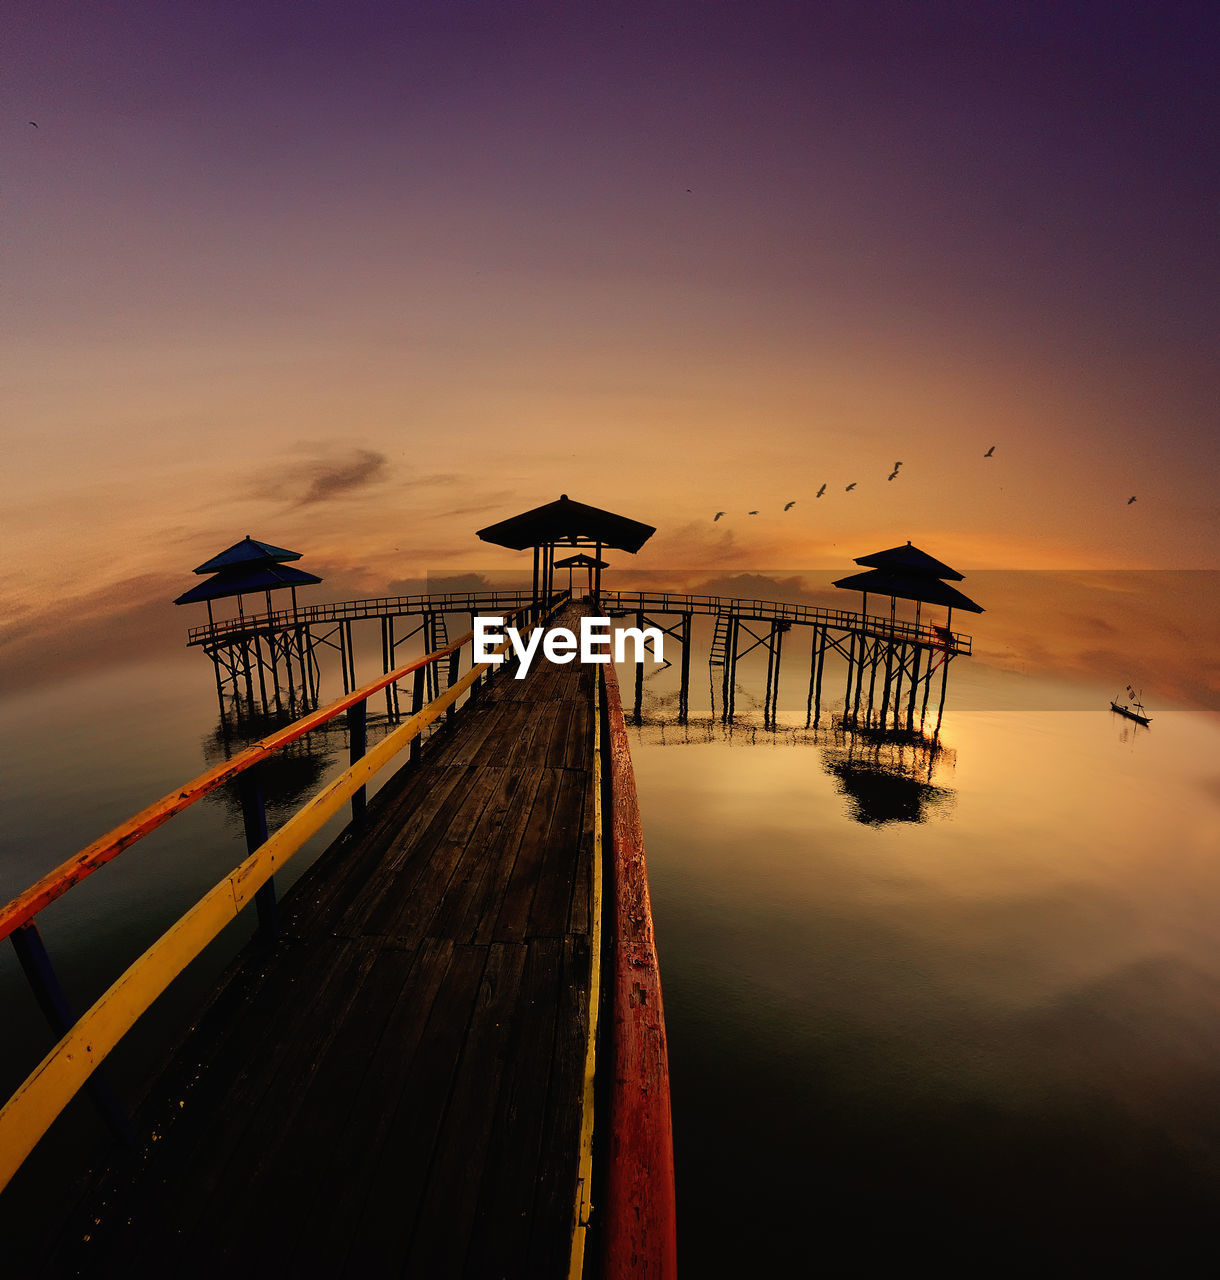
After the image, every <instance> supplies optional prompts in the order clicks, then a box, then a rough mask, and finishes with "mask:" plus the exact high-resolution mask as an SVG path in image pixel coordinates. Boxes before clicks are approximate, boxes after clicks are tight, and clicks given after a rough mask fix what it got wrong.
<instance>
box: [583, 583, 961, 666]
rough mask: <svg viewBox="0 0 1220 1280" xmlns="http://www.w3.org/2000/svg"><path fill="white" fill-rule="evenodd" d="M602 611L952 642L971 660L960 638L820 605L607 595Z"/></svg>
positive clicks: (632, 593) (674, 595)
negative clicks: (715, 617)
mask: <svg viewBox="0 0 1220 1280" xmlns="http://www.w3.org/2000/svg"><path fill="white" fill-rule="evenodd" d="M598 601H599V603H600V604H601V605H602V607H603V608H607V609H609V610H611V611H612V612H613V611H616V610H621V611H626V612H630V611H631V610H632V609H635V610H637V611H638V610H642V609H652V610H653V611H654V612H660V613H665V612H673V613H679V612H682V611H683V610H684V609H689V610H691V611H692V612H698V613H706V614H727V615H731V616H733V617H737V618H749V619H752V620H753V619H757V620H759V621H771V622H795V623H800V624H802V625H808V626H815V625H818V624H822V623H824V624H827V625H830V626H835V627H840V628H842V629H843V630H856V631H859V630H861V629H863V630H865V631H867V633H868V634H869V635H874V636H888V637H890V638H892V639H903V640H916V641H919V642H921V643H923V644H927V645H930V646H934V647H944V645H945V636H948V637H949V639H950V641H951V644H952V647H953V649H954V650H955V651H956V652H959V653H963V654H969V653H970V651H971V646H972V641H971V638H970V636H968V635H965V634H963V633H961V632H956V631H948V630H947V629H946V628H944V627H936V626H933V625H931V624H929V625H924V624H923V623H918V624H917V623H914V622H909V621H907V620H905V619H902V618H897V619H895V620H894V621H893V622H891V621H890V620H889V619H888V618H883V617H880V616H878V615H876V614H868V613H855V612H853V611H852V610H850V609H823V608H822V607H821V606H820V605H811V604H796V603H793V602H789V601H784V600H757V599H756V600H746V599H744V598H743V597H739V596H698V595H690V594H687V593H684V592H678V591H603V592H602V593H601V595H600V596H599V597H598Z"/></svg>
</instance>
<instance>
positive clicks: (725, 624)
mask: <svg viewBox="0 0 1220 1280" xmlns="http://www.w3.org/2000/svg"><path fill="white" fill-rule="evenodd" d="M729 627H730V618H729V615H728V614H727V613H718V614H717V615H716V630H715V632H714V633H713V635H712V651H711V653H710V654H709V655H708V659H707V662H708V666H709V667H723V666H724V663H725V659H726V657H727V656H728V651H729Z"/></svg>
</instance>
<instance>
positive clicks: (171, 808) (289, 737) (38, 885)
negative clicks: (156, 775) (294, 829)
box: [0, 631, 474, 941]
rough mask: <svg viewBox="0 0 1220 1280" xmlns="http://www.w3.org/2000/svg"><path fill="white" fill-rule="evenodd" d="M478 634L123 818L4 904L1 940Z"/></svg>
mask: <svg viewBox="0 0 1220 1280" xmlns="http://www.w3.org/2000/svg"><path fill="white" fill-rule="evenodd" d="M473 634H474V633H473V632H471V631H468V632H467V633H466V634H465V635H464V636H461V637H460V638H459V639H457V640H455V641H453V643H452V644H450V645H447V646H446V647H445V648H444V649H437V650H435V651H434V652H432V653H427V654H424V656H423V657H421V658H416V659H415V660H414V661H413V662H409V663H407V664H406V665H405V666H402V667H397V668H395V670H393V671H390V672H388V673H387V674H385V675H382V676H378V677H377V679H376V680H372V681H370V682H369V683H368V684H366V685H363V686H362V687H361V688H359V689H356V690H355V691H354V692H352V693H348V694H345V695H344V696H343V697H342V698H340V699H338V701H336V702H332V703H329V704H328V705H327V706H325V707H321V708H319V709H318V710H316V711H313V712H311V713H310V714H309V715H307V716H304V717H302V718H301V719H300V720H295V721H293V723H292V724H290V725H285V727H284V728H282V729H277V730H276V731H275V732H274V733H271V734H268V735H267V737H265V738H261V739H260V740H259V741H258V742H255V743H253V744H252V745H251V746H249V747H246V748H245V749H244V750H243V751H240V752H238V754H237V755H235V756H234V757H233V758H232V759H231V760H226V761H225V762H224V763H223V764H219V765H216V766H215V767H213V768H211V769H209V770H207V772H205V773H201V774H200V775H199V776H198V777H197V778H192V779H191V781H190V782H188V783H186V784H185V785H183V786H181V787H179V788H177V789H176V790H174V791H171V792H170V793H169V795H165V796H162V797H161V799H160V800H155V801H154V802H153V803H152V804H150V805H149V806H148V807H147V808H145V809H141V810H140V812H139V813H137V814H136V815H135V816H134V817H132V818H128V819H127V821H126V822H123V823H120V824H119V825H118V826H117V827H115V828H114V829H113V830H112V831H108V832H107V833H106V834H105V835H104V836H99V837H98V838H97V839H96V840H94V841H93V843H92V844H89V845H86V846H85V848H83V849H82V850H80V852H79V853H76V854H74V855H73V856H72V857H71V858H68V859H67V861H65V862H62V863H60V865H59V866H58V867H56V868H55V869H54V870H53V871H48V872H47V874H46V875H45V876H43V877H42V879H41V880H38V881H36V882H35V883H34V884H32V885H30V887H29V888H28V889H26V890H25V891H24V892H23V893H20V894H18V895H17V897H15V898H13V899H12V900H11V901H10V902H8V903H6V904H5V905H4V906H3V907H0V941H2V940H3V939H5V938H7V937H8V936H9V934H11V933H12V932H13V930H14V929H19V928H20V927H21V926H22V925H23V924H25V923H26V922H27V921H29V920H32V919H33V918H34V916H36V915H37V914H38V913H39V912H40V911H41V910H42V909H43V908H44V907H46V906H47V905H48V904H50V903H52V902H54V901H55V899H56V898H59V897H61V896H62V895H63V894H65V893H67V891H68V890H69V889H71V888H72V887H73V885H76V884H79V883H80V882H81V881H82V880H85V879H87V878H88V877H89V876H91V875H92V874H93V873H94V872H95V871H96V870H97V869H98V868H99V867H103V866H105V865H106V863H107V862H109V861H110V860H111V859H112V858H114V857H116V856H117V855H118V854H120V853H122V852H123V850H124V849H129V848H131V846H132V845H133V844H136V843H137V842H138V841H139V840H142V839H143V838H144V837H145V836H146V835H148V834H149V833H150V832H153V831H155V830H156V829H157V828H158V827H160V826H162V825H164V824H165V823H166V822H168V821H169V820H170V818H172V817H173V816H174V815H175V814H176V813H181V812H182V810H183V809H186V808H188V807H189V806H191V805H192V804H194V803H195V802H196V801H197V800H201V799H203V797H204V796H206V795H208V794H210V793H211V792H213V791H215V790H216V789H217V788H218V787H221V786H223V785H224V784H225V783H226V782H230V781H231V780H232V779H233V778H235V777H237V775H238V774H240V773H244V772H245V770H247V769H249V768H251V767H252V766H254V765H256V764H258V763H259V762H260V761H262V760H265V759H266V758H267V757H268V756H269V755H271V754H273V753H274V752H275V751H278V750H279V749H280V748H281V747H284V746H287V744H288V743H290V742H295V741H296V739H298V738H301V737H304V736H305V734H307V733H311V732H312V731H313V730H314V729H317V728H319V727H320V726H322V725H324V724H326V723H327V722H328V721H330V720H333V719H334V718H335V716H337V715H341V714H342V713H343V712H344V711H346V710H347V709H348V708H349V707H352V706H354V705H355V704H356V703H359V702H363V701H365V700H366V699H367V698H369V697H370V696H372V695H373V694H374V693H377V692H378V691H379V690H381V689H384V688H385V687H386V685H388V684H393V683H394V682H395V681H397V680H401V679H403V678H404V677H405V676H408V675H410V674H411V673H412V672H414V671H418V670H419V669H420V668H421V667H426V666H428V665H430V664H431V663H434V662H439V661H440V660H441V659H442V658H447V657H448V656H449V655H450V654H452V653H455V652H456V651H457V650H459V649H461V648H462V647H463V645H465V644H466V643H467V641H469V640H470V639H471V637H472V636H473Z"/></svg>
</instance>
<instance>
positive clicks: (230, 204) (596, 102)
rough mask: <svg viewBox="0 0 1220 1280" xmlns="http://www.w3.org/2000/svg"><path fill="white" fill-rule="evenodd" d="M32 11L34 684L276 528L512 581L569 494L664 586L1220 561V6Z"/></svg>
mask: <svg viewBox="0 0 1220 1280" xmlns="http://www.w3.org/2000/svg"><path fill="white" fill-rule="evenodd" d="M3 24H4V28H5V30H4V41H3V45H4V75H3V77H2V78H0V102H2V103H3V108H4V109H3V112H2V113H0V136H2V137H3V183H4V213H3V219H4V237H3V240H4V243H3V255H4V264H3V271H4V303H3V312H2V314H3V325H4V335H3V338H4V352H5V358H6V364H7V369H6V372H5V382H6V390H5V393H4V413H3V427H2V430H3V437H4V444H5V449H4V453H5V466H4V468H3V469H2V471H0V503H2V507H0V509H2V511H3V516H2V525H3V548H4V554H3V560H2V561H0V666H4V661H3V655H4V652H5V649H6V648H7V649H8V653H9V655H10V657H11V656H12V655H14V654H18V653H20V654H29V653H31V652H33V651H34V649H35V648H37V647H38V646H39V645H40V644H42V643H43V638H44V637H45V636H46V635H48V634H50V633H51V632H52V631H53V632H55V634H56V635H59V636H62V635H63V633H64V632H65V630H67V631H68V632H71V630H72V628H74V627H79V626H80V625H81V622H82V620H87V619H97V618H104V619H107V620H109V621H111V622H113V621H115V620H116V619H117V620H119V621H121V620H122V619H123V618H124V617H128V618H130V619H136V618H140V617H147V616H150V611H159V612H158V613H157V616H162V617H166V618H168V619H169V623H170V624H172V626H174V627H184V626H185V625H187V624H188V623H189V622H193V621H197V619H196V618H194V617H193V616H192V617H191V618H187V617H186V616H185V614H186V611H185V610H173V609H172V607H171V606H170V605H169V603H168V602H169V600H170V599H172V598H173V596H174V595H177V594H178V593H179V592H180V591H182V590H184V589H185V588H186V587H187V586H189V585H190V584H191V575H190V570H191V569H192V568H193V567H194V566H195V565H196V564H198V563H200V562H202V561H203V560H205V559H207V558H208V557H209V556H211V555H212V554H214V553H215V552H217V551H219V550H220V549H221V548H223V547H225V546H227V545H229V544H230V543H232V542H234V541H236V540H238V539H239V538H241V537H242V536H243V535H245V534H246V533H251V534H253V535H254V536H255V537H256V538H262V539H264V540H266V541H270V542H273V543H276V544H278V545H281V546H288V547H292V548H295V549H297V550H300V551H302V552H304V553H305V559H304V560H303V561H302V566H303V567H306V568H309V569H312V570H313V571H314V572H317V573H321V574H322V575H323V577H324V578H326V580H327V584H328V589H330V590H332V591H333V592H335V593H338V594H378V593H382V592H384V591H386V590H389V589H392V587H393V585H394V584H401V583H403V582H405V581H408V580H414V579H420V578H423V577H425V576H426V575H427V574H428V573H430V572H431V573H444V572H456V571H467V570H469V571H489V572H490V571H494V570H498V569H502V568H506V567H512V566H515V565H517V564H518V563H519V562H520V561H521V557H519V556H516V555H514V554H512V553H509V552H500V551H497V550H493V549H491V548H488V547H487V546H485V545H484V544H482V543H479V542H478V541H477V540H476V539H475V538H474V530H475V529H477V528H480V527H482V526H484V525H486V524H489V523H492V522H493V521H495V520H498V519H501V518H503V517H505V516H508V515H511V514H514V513H515V512H517V511H520V510H524V509H526V508H529V507H533V506H536V505H538V504H540V503H542V502H545V501H549V500H551V499H552V498H555V497H557V496H558V495H559V493H560V492H566V493H568V494H570V495H571V496H572V497H574V498H578V499H580V500H581V501H584V502H589V503H593V504H595V505H598V506H605V507H609V508H610V509H612V510H615V511H620V512H622V513H623V514H625V515H628V516H631V517H633V518H635V519H639V520H644V521H646V522H648V523H650V524H654V525H656V526H657V527H658V533H657V535H656V537H655V538H654V539H653V540H652V542H651V543H649V544H648V546H647V547H646V548H645V549H644V551H643V552H641V554H640V556H639V557H638V565H639V568H641V569H684V570H693V571H699V570H704V569H709V570H710V569H716V570H724V569H734V570H748V569H755V570H781V569H788V570H807V569H813V568H818V567H821V566H827V567H839V566H843V565H846V564H848V563H849V561H850V559H851V558H852V557H853V556H856V555H863V554H866V553H868V552H871V551H875V550H878V549H880V548H882V547H887V546H891V545H894V544H895V543H897V542H903V541H906V540H907V539H911V540H913V541H914V542H915V543H916V544H917V545H920V546H923V547H924V548H925V549H926V550H928V551H930V552H931V553H932V554H934V555H936V556H938V557H940V558H942V559H944V560H946V561H948V562H949V563H950V564H953V565H954V566H955V567H957V568H959V569H961V570H962V571H963V572H967V573H968V572H969V571H970V570H971V569H974V570H984V569H1039V568H1050V569H1064V570H1081V569H1111V570H1122V569H1173V570H1197V569H1210V570H1215V569H1218V568H1220V495H1218V494H1217V475H1218V474H1220V466H1218V464H1220V445H1218V443H1217V441H1218V437H1220V433H1218V432H1217V422H1216V411H1217V405H1218V404H1220V372H1218V367H1217V360H1216V348H1217V341H1216V340H1217V335H1218V333H1220V326H1218V325H1217V296H1218V287H1220V273H1218V272H1217V265H1218V257H1220V237H1218V236H1217V229H1218V228H1217V221H1218V219H1217V211H1218V207H1220V205H1218V200H1217V197H1218V194H1220V192H1218V184H1217V174H1218V172H1220V163H1218V162H1220V156H1218V154H1217V152H1218V150H1220V147H1218V142H1217V140H1218V138H1220V130H1218V129H1217V119H1218V115H1217V108H1218V106H1220V104H1218V102H1217V97H1218V96H1220V95H1218V89H1217V85H1218V78H1217V76H1216V70H1215V69H1216V66H1217V55H1218V53H1220V9H1217V7H1216V6H1215V5H1214V4H1212V3H1198V4H1193V3H1174V2H1170V3H1148V4H1143V3H1117V2H1116V3H1108V4H1083V3H1074V2H1072V0H1069V2H1068V3H1049V2H1048V3H1032V4H1015V3H1007V4H1002V3H988V2H987V0H979V2H978V3H941V2H938V0H931V2H930V3H926V4H923V3H921V4H904V3H898V2H897V0H888V2H884V3H869V2H868V0H845V2H843V3H835V2H829V3H823V2H819V3H806V2H793V3H767V2H766V0H763V2H762V3H758V4H754V3H737V4H728V3H718V2H709V3H693V2H691V0H686V2H685V3H666V2H665V0H655V2H651V3H647V4H644V3H631V4H624V3H613V2H607V3H600V4H591V3H580V2H573V3H566V4H561V3H535V2H533V0H520V2H518V0H513V2H509V3H506V2H504V0H481V2H477V3H474V2H470V3H467V2H463V0H446V2H445V3H424V2H420V0H414V2H412V3H409V4H408V3H388V2H387V3H382V4H372V3H362V2H360V0H348V2H345V3H342V4H340V3H337V2H334V0H324V2H323V3H302V2H301V0H295V2H293V3H262V2H260V3H257V4H250V3H247V2H245V0H243V2H242V3H236V2H232V3H227V2H217V0H213V2H209V3H198V2H190V0H186V2H182V3H174V4H165V3H154V2H153V0H117V2H116V3H113V4H107V5H84V4H79V3H59V2H57V0H37V3H34V2H30V0H13V2H12V3H10V4H9V5H8V6H7V8H6V16H5V18H4V19H3ZM992 445H994V446H995V454H994V456H993V457H991V458H984V456H983V455H984V452H985V451H986V450H987V449H988V448H989V447H990V446H992ZM899 460H901V461H902V462H903V466H902V468H901V470H900V472H899V475H898V477H897V478H896V479H895V480H893V481H887V479H886V477H887V475H888V474H889V472H890V471H891V469H892V468H893V465H894V463H895V462H896V461H899ZM853 481H854V482H856V488H855V489H854V490H853V491H852V492H850V493H849V492H845V487H846V486H847V485H848V484H849V483H851V482H853ZM823 483H825V484H826V485H827V490H826V493H825V496H824V497H822V498H821V499H817V498H815V494H816V492H817V489H818V488H819V486H820V485H822V484H823ZM1133 495H1134V496H1135V497H1136V498H1137V501H1136V502H1135V503H1134V504H1129V503H1128V499H1129V498H1130V497H1131V496H1133ZM792 500H795V501H796V505H795V506H794V507H793V508H792V510H791V511H789V512H788V513H786V514H785V513H783V511H782V508H783V506H784V504H785V503H786V502H788V501H792ZM755 508H757V509H759V510H760V514H759V515H758V516H753V517H751V516H747V515H746V512H747V511H749V510H751V509H755ZM718 510H725V511H727V512H728V515H726V517H725V518H724V519H722V520H721V521H720V522H719V523H716V524H713V522H712V516H713V514H714V513H715V512H716V511H718ZM616 567H617V566H616ZM12 665H13V664H12V663H11V662H10V663H9V664H8V666H9V668H10V669H11V668H12ZM1218 678H1220V677H1218Z"/></svg>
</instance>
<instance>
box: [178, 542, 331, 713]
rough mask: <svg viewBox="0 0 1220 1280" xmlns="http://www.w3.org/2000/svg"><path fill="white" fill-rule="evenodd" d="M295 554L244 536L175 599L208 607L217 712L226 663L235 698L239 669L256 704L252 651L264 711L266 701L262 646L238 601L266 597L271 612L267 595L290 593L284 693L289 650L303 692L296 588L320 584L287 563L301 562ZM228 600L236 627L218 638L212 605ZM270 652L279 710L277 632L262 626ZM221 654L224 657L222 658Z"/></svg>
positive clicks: (289, 671) (314, 576) (303, 660)
mask: <svg viewBox="0 0 1220 1280" xmlns="http://www.w3.org/2000/svg"><path fill="white" fill-rule="evenodd" d="M300 558H301V553H300V552H299V551H288V550H286V549H285V548H284V547H273V546H272V545H271V544H270V543H269V542H259V541H258V540H257V539H256V538H252V537H250V535H249V534H247V535H246V536H245V537H244V538H243V539H242V540H241V541H240V542H235V543H234V544H233V545H232V546H231V547H226V548H225V550H224V551H221V552H220V553H219V554H218V555H214V556H213V557H212V558H211V559H210V560H205V561H204V562H203V564H201V565H199V567H198V568H197V569H196V570H195V572H196V573H197V574H210V575H211V576H210V577H208V578H205V579H204V581H203V582H201V583H199V584H198V585H197V586H194V587H192V588H191V589H190V590H189V591H184V592H183V593H182V594H181V595H180V596H178V597H177V599H175V601H174V603H175V604H197V603H199V602H200V601H202V602H203V603H204V604H206V605H207V607H208V632H209V635H208V641H207V643H205V645H204V652H205V653H207V654H208V656H209V657H210V658H211V659H212V665H213V667H214V669H215V674H216V696H217V697H218V698H219V699H220V703H221V710H222V712H223V709H224V689H223V684H222V681H221V675H220V668H221V664H222V662H224V664H225V666H226V668H227V670H228V671H229V674H230V675H231V677H232V679H233V689H234V693H236V692H237V673H238V666H239V665H240V667H241V670H242V672H243V673H244V675H245V678H246V692H247V694H248V696H249V698H250V702H251V704H253V702H254V686H253V682H252V678H251V671H250V657H251V650H253V656H254V660H255V662H256V663H257V665H258V684H259V691H260V693H261V694H262V700H263V705H264V707H265V706H266V702H267V689H266V682H265V680H264V678H263V665H264V664H263V657H262V649H261V645H260V632H259V631H258V630H256V629H255V628H253V627H247V625H246V612H245V609H244V608H243V607H242V597H243V596H247V595H253V594H256V593H261V594H262V595H264V596H265V597H266V601H267V613H268V615H270V613H271V593H272V592H273V591H278V590H282V589H283V588H285V587H287V588H288V590H289V591H290V592H291V593H292V631H291V632H290V633H287V635H286V637H285V639H284V640H283V642H282V643H283V646H284V648H283V654H284V661H285V664H286V668H287V675H288V690H289V693H290V694H291V693H292V691H293V690H292V658H293V656H294V655H293V651H292V649H293V645H295V650H296V653H295V656H296V658H297V659H298V660H299V663H300V670H301V688H302V690H305V689H306V687H307V685H308V674H307V672H306V667H305V664H306V653H305V649H306V644H305V640H304V638H303V637H302V635H301V627H300V624H299V621H298V617H297V587H304V586H314V585H315V584H317V583H319V582H321V581H322V579H321V578H319V577H318V576H317V574H315V573H306V572H305V570H304V569H297V568H294V567H293V566H292V565H290V564H286V563H285V561H288V560H299V559H300ZM231 596H236V597H237V627H236V629H232V628H226V629H225V630H224V631H223V632H221V633H220V634H219V635H218V634H217V631H216V619H215V617H214V616H213V614H212V601H213V600H223V599H227V598H229V597H231ZM262 634H264V635H265V637H266V641H267V647H268V650H269V652H270V670H271V676H272V682H273V685H274V689H275V700H276V705H277V706H278V705H279V698H280V685H279V674H278V667H277V661H276V647H277V641H276V633H275V630H274V629H273V628H270V627H265V628H264V630H263V633H262ZM222 653H223V655H224V656H223V657H222Z"/></svg>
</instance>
